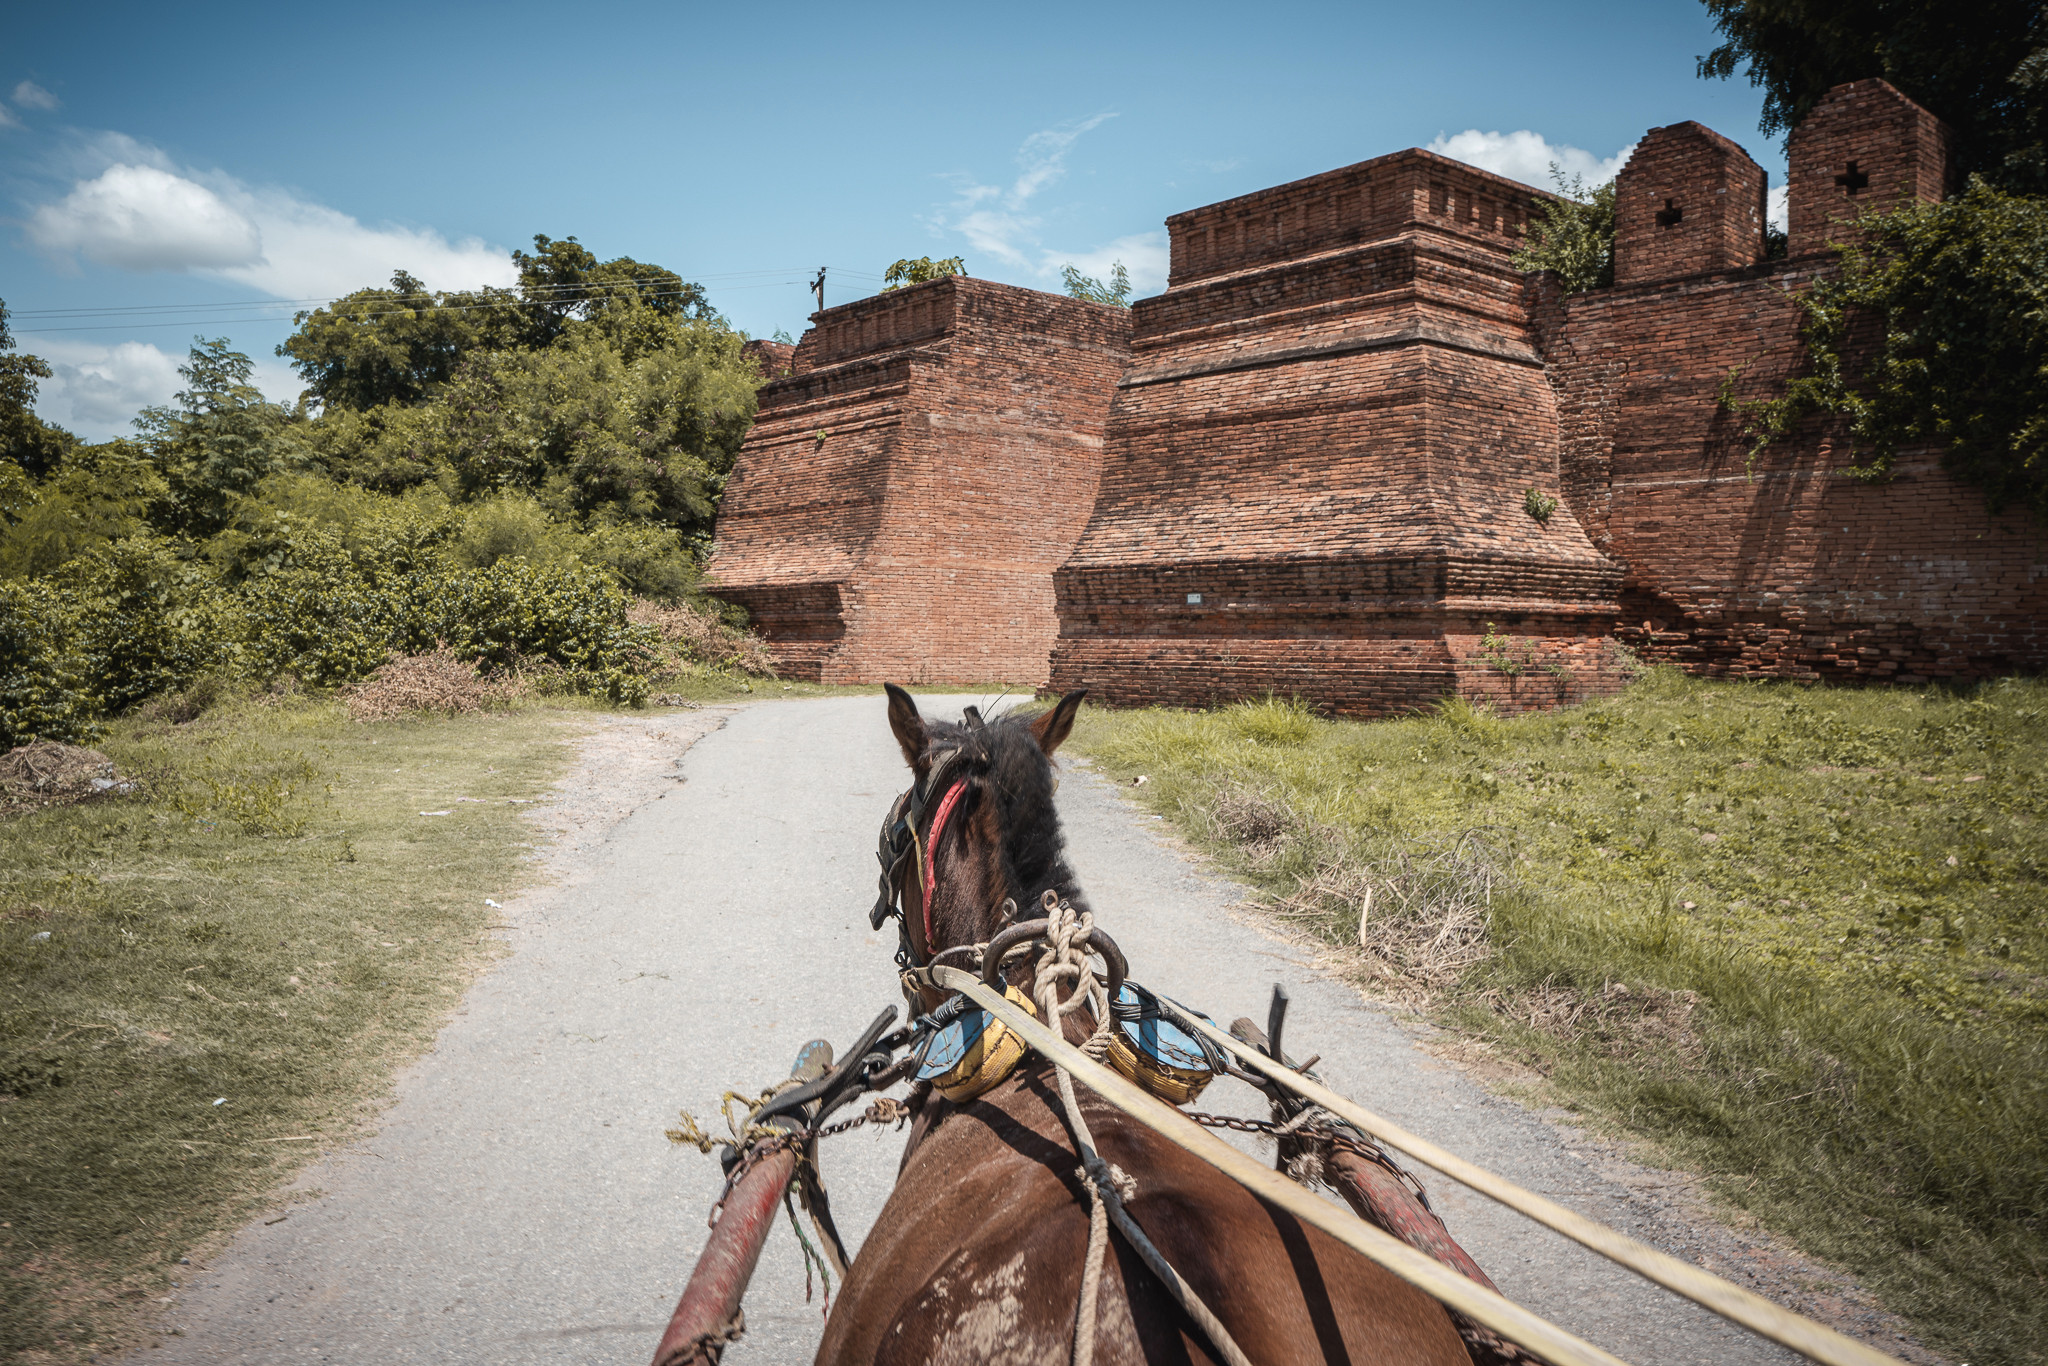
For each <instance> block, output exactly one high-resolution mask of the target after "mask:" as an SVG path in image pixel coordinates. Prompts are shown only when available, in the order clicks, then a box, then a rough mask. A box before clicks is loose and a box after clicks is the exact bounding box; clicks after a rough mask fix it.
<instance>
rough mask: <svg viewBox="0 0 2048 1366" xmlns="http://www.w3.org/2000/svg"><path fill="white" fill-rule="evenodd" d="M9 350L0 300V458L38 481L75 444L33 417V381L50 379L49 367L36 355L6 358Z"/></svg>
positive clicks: (11, 338) (4, 306) (4, 303)
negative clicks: (3, 458) (11, 462)
mask: <svg viewBox="0 0 2048 1366" xmlns="http://www.w3.org/2000/svg"><path fill="white" fill-rule="evenodd" d="M13 349H14V334H13V333H12V332H10V331H9V330H8V328H7V301H6V300H4V299H0V456H4V457H5V458H6V459H8V460H11V461H13V462H14V464H15V465H16V466H18V467H19V468H20V469H21V470H22V471H23V472H25V473H27V474H28V475H30V476H31V477H34V478H41V477H42V476H43V475H45V474H48V473H49V472H50V471H51V470H52V469H54V468H55V467H56V465H57V462H58V461H60V460H62V459H63V458H64V454H65V452H67V451H69V450H70V449H71V448H72V447H74V446H75V445H77V444H78V442H77V438H76V437H74V436H72V435H71V433H69V432H67V431H65V430H64V429H63V428H61V427H52V426H50V425H49V424H48V423H46V422H44V421H43V420H42V419H41V418H39V417H37V416H36V413H35V407H36V389H37V381H39V380H46V379H48V378H49V377H50V367H49V366H48V365H47V364H46V363H45V362H44V361H43V360H42V358H41V357H39V356H10V355H8V354H7V353H8V352H9V351H12V350H13Z"/></svg>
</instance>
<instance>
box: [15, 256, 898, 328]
mask: <svg viewBox="0 0 2048 1366" xmlns="http://www.w3.org/2000/svg"><path fill="white" fill-rule="evenodd" d="M831 269H833V270H835V271H838V272H839V273H840V274H841V275H849V276H853V277H855V278H857V279H866V280H875V281H880V280H883V279H884V278H885V277H884V276H880V275H875V274H872V273H870V272H868V271H861V270H852V269H849V268H845V267H841V266H833V267H831ZM795 273H797V272H796V271H795V270H793V269H781V270H735V271H725V272H721V273H718V274H713V275H699V276H698V277H697V278H696V279H695V280H685V281H684V283H685V284H686V285H690V284H696V285H702V283H703V282H704V281H706V280H714V281H725V280H734V281H737V280H758V279H759V277H760V276H763V275H782V276H787V275H792V274H795ZM681 278H682V277H681V275H680V274H679V273H675V272H671V273H669V274H665V275H658V276H656V275H650V276H641V277H638V278H634V279H629V280H596V281H587V282H585V283H582V284H561V285H523V286H502V285H484V286H481V288H482V289H483V290H486V291H497V292H500V293H503V294H506V295H508V296H510V295H514V292H515V289H516V291H517V293H516V297H510V298H507V299H506V300H503V301H493V302H490V303H486V304H425V305H420V306H418V307H415V308H409V309H402V310H390V311H393V312H421V311H424V310H426V309H431V308H450V309H454V308H479V307H483V308H490V307H509V306H513V305H516V304H519V303H533V302H539V303H549V302H559V301H560V298H559V296H564V295H568V296H575V297H594V296H597V295H600V294H602V293H604V292H607V291H611V292H616V291H622V290H627V289H634V290H638V289H639V287H640V286H642V285H650V284H666V283H668V282H669V281H671V280H675V279H681ZM801 283H803V282H802V281H788V280H772V281H765V282H761V283H760V284H755V285H741V284H725V285H721V286H719V287H720V288H721V289H724V290H732V289H748V288H762V287H770V288H772V287H774V286H777V285H781V284H801ZM370 288H374V289H378V290H383V288H384V287H383V286H371V287H370ZM365 292H367V290H356V291H351V293H349V294H336V295H327V296H320V297H309V298H302V299H246V300H225V301H221V302H217V303H205V304H127V305H105V306H93V307H82V308H27V309H11V310H9V314H10V316H12V317H16V318H87V317H97V316H106V315H137V316H147V315H150V314H154V313H200V312H208V313H210V312H214V311H216V310H219V309H237V308H263V309H274V308H298V307H302V306H304V305H307V304H313V305H323V304H333V303H339V302H340V301H341V300H343V299H347V298H352V297H353V296H354V294H357V293H365ZM386 292H388V291H386ZM433 292H435V293H438V294H440V295H444V296H445V295H448V294H463V293H474V292H475V291H470V290H452V289H451V290H440V291H433ZM685 292H687V291H686V290H671V291H666V293H667V294H675V293H685ZM536 294H541V295H555V296H558V297H557V298H556V299H547V298H542V299H538V300H536V299H534V298H533V297H532V296H534V295H536ZM348 316H351V317H365V316H371V315H368V314H361V313H350V314H349V315H348Z"/></svg>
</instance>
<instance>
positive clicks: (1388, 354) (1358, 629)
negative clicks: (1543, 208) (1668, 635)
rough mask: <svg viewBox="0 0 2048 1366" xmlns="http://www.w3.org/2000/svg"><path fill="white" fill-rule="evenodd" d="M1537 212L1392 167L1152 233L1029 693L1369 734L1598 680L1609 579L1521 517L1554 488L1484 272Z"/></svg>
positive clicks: (1547, 527) (1506, 285) (1584, 544)
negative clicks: (1305, 719) (1166, 257)
mask: <svg viewBox="0 0 2048 1366" xmlns="http://www.w3.org/2000/svg"><path fill="white" fill-rule="evenodd" d="M1535 193H1536V192H1535V191H1532V190H1531V189H1529V188H1528V187H1527V186H1524V185H1520V184H1517V183H1515V182H1514V181H1511V180H1507V179H1504V178H1502V177H1500V176H1496V175H1491V174H1488V173H1487V172H1484V171H1480V170H1477V169H1475V168H1473V167H1470V166H1467V165H1464V164H1463V163H1460V162H1455V161H1451V160H1449V159H1447V158H1444V157H1440V156H1436V155H1434V154H1432V153H1429V152H1424V151H1420V150H1411V151H1407V152H1402V153H1399V154H1396V155H1394V156H1388V157H1381V158H1379V159H1377V160H1374V161H1368V162H1364V163H1361V164H1359V165H1356V166H1352V167H1348V168H1346V169H1344V170H1339V171H1332V172H1329V173H1328V174H1325V175H1319V176H1315V177H1312V178H1310V179H1307V180H1301V181H1297V182H1295V183H1293V184H1291V185H1282V186H1279V187H1277V188H1275V189H1270V190H1264V191H1261V192H1259V193H1257V194H1252V195H1246V196H1244V197H1242V198H1239V199H1233V200H1229V201H1227V202H1225V203H1221V204H1214V205H1211V206H1209V207H1207V208H1203V209H1196V210H1193V211H1192V212H1189V213H1184V214H1180V215H1177V216H1176V217H1174V218H1171V219H1169V220H1168V221H1167V227H1168V230H1169V232H1170V234H1171V238H1172V275H1171V278H1170V281H1169V287H1168V289H1167V291H1166V293H1165V294H1163V295H1160V296H1158V297H1156V298H1152V299H1146V300H1142V301H1140V302H1139V303H1138V304H1137V305H1136V307H1135V308H1134V309H1133V310H1132V313H1133V319H1134V330H1133V336H1132V342H1131V348H1132V356H1131V368H1130V370H1129V372H1128V373H1126V374H1125V375H1124V377H1123V378H1122V380H1121V381H1120V382H1119V383H1118V384H1117V389H1116V401H1115V403H1114V405H1113V407H1112V408H1111V410H1110V416H1109V425H1108V431H1107V434H1106V437H1105V448H1104V462H1103V474H1102V484H1101V493H1100V495H1099V497H1098V498H1097V500H1096V503H1095V510H1094V515H1093V517H1092V518H1090V520H1089V522H1088V527H1087V531H1086V533H1085V534H1084V535H1083V536H1082V537H1081V540H1080V544H1079V545H1078V546H1077V547H1076V548H1075V550H1074V553H1073V554H1072V556H1071V557H1069V558H1068V560H1067V562H1066V563H1065V565H1064V566H1062V567H1061V569H1060V570H1059V572H1058V573H1057V574H1056V575H1055V576H1054V583H1055V585H1056V589H1057V594H1058V602H1059V617H1060V639H1059V643H1058V645H1057V647H1056V648H1055V650H1054V652H1053V668H1052V673H1053V679H1052V685H1053V687H1055V688H1058V689H1066V688H1072V687H1079V686H1086V687H1089V688H1091V689H1094V690H1096V691H1097V692H1098V693H1099V694H1100V695H1101V696H1103V697H1104V698H1105V700H1110V701H1116V702H1125V703H1138V702H1164V703H1175V704H1195V703H1206V702H1209V701H1212V700H1216V699H1220V698H1230V697H1240V696H1247V695H1253V694H1257V693H1260V692H1263V691H1265V690H1267V689H1274V690H1277V691H1279V692H1281V693H1283V694H1287V693H1292V694H1296V695H1299V696H1301V697H1304V698H1306V699H1310V700H1312V701H1314V702H1315V703H1317V704H1319V705H1321V706H1324V707H1326V708H1328V709H1331V710H1334V711H1339V712H1344V713H1349V714H1353V715H1380V714H1386V713H1389V712H1395V711H1400V710H1405V709H1408V708H1413V707H1418V706H1424V705H1427V704H1428V703H1430V702H1432V701H1434V700H1435V699H1437V698H1439V697H1441V696H1443V695H1445V694H1447V693H1453V692H1455V693H1461V694H1465V695H1470V696H1484V697H1487V698H1489V699H1491V700H1493V701H1494V702H1495V703H1496V704H1497V705H1501V706H1504V707H1508V708H1518V707H1524V706H1539V705H1551V704H1554V703H1556V702H1557V701H1559V700H1562V699H1564V698H1566V697H1577V696H1583V695H1585V694H1586V693H1587V692H1588V691H1589V690H1600V689H1604V688H1606V687H1608V686H1610V684H1611V682H1612V674H1611V672H1610V671H1609V670H1607V669H1606V668H1605V667H1604V665H1603V661H1604V659H1605V651H1604V650H1603V649H1602V648H1601V647H1602V644H1603V638H1604V637H1605V636H1606V634H1607V633H1608V630H1609V628H1610V627H1611V626H1612V624H1613V621H1614V616H1615V611H1616V592H1617V589H1618V586H1619V583H1620V578H1621V570H1620V567H1619V566H1618V565H1616V564H1614V563H1613V562H1611V561H1609V560H1608V559H1606V558H1605V557H1604V556H1602V555H1601V554H1600V553H1599V552H1598V551H1597V550H1596V549H1595V548H1594V547H1593V545H1592V543H1591V542H1590V541H1588V539H1587V537H1586V533H1585V532H1584V531H1583V530H1582V529H1581V527H1580V525H1579V523H1578V521H1577V519H1576V518H1575V516H1574V515H1573V512H1572V510H1571V509H1570V507H1569V506H1567V505H1565V504H1564V503H1562V502H1560V503H1559V504H1558V505H1557V506H1556V507H1555V509H1554V510H1552V511H1550V512H1549V513H1548V517H1547V520H1539V519H1538V517H1537V516H1536V515H1534V514H1532V512H1531V511H1530V510H1529V507H1528V505H1529V504H1532V503H1533V504H1535V506H1536V507H1537V508H1538V509H1539V510H1540V509H1541V507H1542V503H1541V500H1540V498H1539V499H1530V498H1529V497H1528V491H1529V490H1531V489H1534V490H1535V491H1536V492H1537V493H1538V494H1539V495H1544V496H1549V495H1555V494H1556V492H1557V489H1558V483H1559V476H1558V463H1557V427H1556V415H1555V412H1556V410H1555V403H1554V400H1553V397H1552V393H1551V388H1550V386H1549V384H1548V383H1546V381H1545V378H1544V373H1543V363H1542V361H1541V359H1540V358H1539V357H1538V356H1537V354H1536V352H1535V350H1534V349H1533V347H1532V345H1531V342H1530V336H1529V331H1528V321H1527V315H1526V312H1525V310H1524V308H1523V304H1522V288H1523V287H1522V279H1521V275H1520V273H1519V272H1517V271H1516V270H1515V269H1514V267H1513V265H1512V264H1511V262H1510V257H1511V255H1512V253H1513V251H1514V249H1515V246H1516V244H1517V242H1518V240H1519V238H1520V233H1521V230H1522V227H1523V224H1524V222H1525V220H1526V216H1527V211H1528V208H1529V206H1530V204H1531V203H1532V197H1533V196H1534V195H1535ZM1489 626H1492V627H1493V628H1495V630H1494V632H1493V633H1492V634H1493V637H1494V638H1493V640H1492V642H1491V643H1489V642H1487V641H1486V640H1485V639H1484V637H1486V636H1487V635H1488V634H1489Z"/></svg>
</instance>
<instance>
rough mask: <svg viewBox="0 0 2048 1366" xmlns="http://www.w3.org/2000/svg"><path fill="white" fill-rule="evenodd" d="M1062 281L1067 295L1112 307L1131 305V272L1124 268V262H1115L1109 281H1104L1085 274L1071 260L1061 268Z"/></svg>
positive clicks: (1111, 266) (1110, 271)
mask: <svg viewBox="0 0 2048 1366" xmlns="http://www.w3.org/2000/svg"><path fill="white" fill-rule="evenodd" d="M1060 282H1061V283H1062V284H1064V285H1065V286H1066V288H1067V297H1068V298H1071V299H1085V300H1087V301H1088V302H1089V303H1091V304H1108V305H1109V306H1110V307H1111V308H1129V307H1130V306H1131V273H1130V272H1129V271H1127V270H1125V269H1124V263H1123V262H1121V261H1117V262H1114V263H1112V264H1111V265H1110V268H1109V282H1108V283H1107V284H1105V283H1103V282H1102V281H1101V280H1098V279H1095V278H1094V277H1093V276H1090V275H1083V274H1082V273H1081V272H1080V270H1079V269H1078V268H1077V267H1076V266H1074V265H1073V264H1072V263H1071V262H1069V263H1068V264H1067V265H1066V266H1064V267H1062V268H1061V270H1060Z"/></svg>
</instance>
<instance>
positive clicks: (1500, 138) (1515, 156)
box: [1427, 128, 1636, 190]
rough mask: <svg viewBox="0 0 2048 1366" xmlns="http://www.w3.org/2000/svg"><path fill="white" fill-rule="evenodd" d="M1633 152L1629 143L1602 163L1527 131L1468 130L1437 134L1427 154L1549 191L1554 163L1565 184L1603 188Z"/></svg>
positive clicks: (1572, 148)
mask: <svg viewBox="0 0 2048 1366" xmlns="http://www.w3.org/2000/svg"><path fill="white" fill-rule="evenodd" d="M1635 149H1636V145H1635V144H1634V143H1633V142H1631V143H1630V144H1629V145H1628V146H1626V147H1624V148H1622V149H1621V150H1620V151H1619V152H1616V153H1615V154H1614V155H1613V156H1611V157H1607V158H1605V159H1604V160H1603V159H1602V158H1600V157H1597V156H1595V155H1594V154H1593V153H1591V152H1589V151H1587V150H1586V149H1585V148H1583V147H1572V146H1569V145H1567V144H1564V143H1552V142H1550V141H1549V140H1548V139H1546V138H1545V137H1544V136H1543V135H1542V134H1541V133H1532V132H1530V131H1529V130H1528V129H1526V128H1522V129H1517V130H1516V131H1515V132H1512V133H1482V132H1480V131H1479V130H1478V129H1477V128H1467V129H1466V130H1465V131H1464V132H1462V133H1451V134H1448V135H1446V134H1443V133H1439V134H1437V136H1436V139H1435V140H1434V141H1433V142H1431V143H1430V144H1429V147H1428V149H1427V150H1429V151H1432V152H1435V153H1437V154H1439V155H1441V156H1447V157H1450V158H1452V159H1454V160H1457V161H1462V162H1464V163H1465V164H1466V165H1468V166H1477V167H1478V168H1479V169H1480V170H1482V171H1492V172H1493V173H1494V174H1495V175H1504V176H1506V177H1507V178H1508V179H1510V180H1519V181H1521V182H1522V183H1523V184H1524V185H1533V186H1535V187H1536V188H1538V189H1544V190H1548V189H1551V188H1553V185H1552V182H1551V179H1550V167H1551V165H1552V164H1553V163H1555V164H1556V166H1557V167H1558V169H1559V170H1561V171H1563V172H1564V175H1565V179H1566V180H1570V179H1571V178H1572V177H1573V176H1580V177H1583V178H1584V180H1585V182H1586V184H1587V185H1589V186H1591V185H1604V184H1606V183H1607V182H1608V181H1610V180H1612V179H1614V174H1615V172H1617V171H1619V170H1620V169H1621V168H1622V166H1623V165H1624V164H1625V163H1626V162H1627V161H1628V157H1629V153H1631V152H1633V151H1635Z"/></svg>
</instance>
